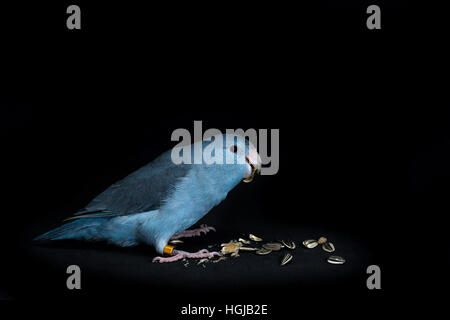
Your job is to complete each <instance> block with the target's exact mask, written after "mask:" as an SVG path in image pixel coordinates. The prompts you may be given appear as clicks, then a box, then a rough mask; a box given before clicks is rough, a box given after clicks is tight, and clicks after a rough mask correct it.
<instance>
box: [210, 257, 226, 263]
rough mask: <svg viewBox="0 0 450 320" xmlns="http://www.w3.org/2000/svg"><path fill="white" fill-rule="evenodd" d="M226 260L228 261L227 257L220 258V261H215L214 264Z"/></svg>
mask: <svg viewBox="0 0 450 320" xmlns="http://www.w3.org/2000/svg"><path fill="white" fill-rule="evenodd" d="M224 260H227V257H220V258H219V259H216V260H213V263H217V262H220V261H224Z"/></svg>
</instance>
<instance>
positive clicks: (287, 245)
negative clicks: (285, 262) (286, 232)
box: [281, 240, 296, 250]
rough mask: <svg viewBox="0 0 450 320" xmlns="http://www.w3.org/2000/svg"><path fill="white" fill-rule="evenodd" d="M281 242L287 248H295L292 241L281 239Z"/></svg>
mask: <svg viewBox="0 0 450 320" xmlns="http://www.w3.org/2000/svg"><path fill="white" fill-rule="evenodd" d="M281 243H282V244H283V245H284V246H285V247H286V248H288V249H291V250H294V249H295V248H296V245H295V242H294V241H285V240H281Z"/></svg>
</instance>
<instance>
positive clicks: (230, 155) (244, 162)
mask: <svg viewBox="0 0 450 320" xmlns="http://www.w3.org/2000/svg"><path fill="white" fill-rule="evenodd" d="M223 138H224V144H223V153H224V158H225V159H226V161H227V163H230V162H229V161H230V159H232V161H233V164H237V165H239V166H241V168H242V167H243V168H242V169H243V170H242V171H243V177H242V181H243V182H251V181H252V180H253V177H254V175H255V174H256V173H258V174H259V173H260V171H261V157H260V156H259V154H258V151H257V150H256V147H255V146H254V145H253V144H252V143H251V142H250V141H249V140H248V139H245V138H244V137H242V136H240V135H238V134H224V135H223Z"/></svg>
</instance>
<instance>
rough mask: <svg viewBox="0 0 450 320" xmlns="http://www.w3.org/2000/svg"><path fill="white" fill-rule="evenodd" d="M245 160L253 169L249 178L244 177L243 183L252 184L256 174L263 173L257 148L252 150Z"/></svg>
mask: <svg viewBox="0 0 450 320" xmlns="http://www.w3.org/2000/svg"><path fill="white" fill-rule="evenodd" d="M245 160H246V161H247V163H248V164H249V165H250V167H251V168H252V172H251V173H250V175H248V176H247V177H244V179H243V180H242V181H243V182H251V181H252V180H253V178H254V176H255V173H258V174H259V173H260V172H261V157H260V156H259V154H258V152H257V151H256V148H251V149H250V151H249V153H248V155H247V156H246V157H245Z"/></svg>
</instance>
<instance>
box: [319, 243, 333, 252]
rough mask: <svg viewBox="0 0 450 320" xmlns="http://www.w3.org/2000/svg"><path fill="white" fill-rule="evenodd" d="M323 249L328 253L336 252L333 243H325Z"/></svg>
mask: <svg viewBox="0 0 450 320" xmlns="http://www.w3.org/2000/svg"><path fill="white" fill-rule="evenodd" d="M322 249H323V250H325V251H326V252H334V250H335V248H334V244H332V243H331V242H325V243H324V244H323V245H322Z"/></svg>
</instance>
